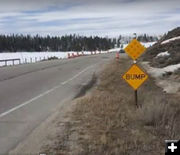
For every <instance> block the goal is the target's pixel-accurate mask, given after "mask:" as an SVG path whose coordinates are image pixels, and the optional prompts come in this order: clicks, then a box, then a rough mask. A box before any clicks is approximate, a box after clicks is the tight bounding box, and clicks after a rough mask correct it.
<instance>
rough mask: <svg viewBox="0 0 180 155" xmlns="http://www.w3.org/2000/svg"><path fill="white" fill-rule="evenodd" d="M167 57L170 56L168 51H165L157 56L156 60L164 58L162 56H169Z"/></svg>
mask: <svg viewBox="0 0 180 155" xmlns="http://www.w3.org/2000/svg"><path fill="white" fill-rule="evenodd" d="M169 55H170V54H169V52H168V51H166V52H161V53H159V54H157V56H156V58H158V57H164V56H169Z"/></svg>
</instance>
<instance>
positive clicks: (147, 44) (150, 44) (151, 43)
mask: <svg viewBox="0 0 180 155" xmlns="http://www.w3.org/2000/svg"><path fill="white" fill-rule="evenodd" d="M155 43H156V42H148V43H144V42H141V44H142V45H143V46H144V47H146V48H148V47H150V46H152V45H154V44H155ZM127 46H128V44H124V45H123V49H125V48H126V47H127ZM121 49H122V48H114V49H110V50H109V52H118V51H120V50H121Z"/></svg>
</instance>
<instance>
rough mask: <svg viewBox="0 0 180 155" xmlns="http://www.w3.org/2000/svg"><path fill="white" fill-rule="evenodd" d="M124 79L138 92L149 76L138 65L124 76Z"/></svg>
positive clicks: (134, 65)
mask: <svg viewBox="0 0 180 155" xmlns="http://www.w3.org/2000/svg"><path fill="white" fill-rule="evenodd" d="M123 79H124V80H125V81H126V82H127V83H128V84H129V85H130V86H131V87H132V88H133V89H134V90H137V89H138V88H139V87H140V86H141V85H142V84H143V83H144V82H145V81H146V80H147V79H148V75H147V74H146V73H145V72H144V71H143V70H142V69H141V68H140V67H138V66H137V65H136V64H133V65H132V66H131V68H130V69H129V70H128V71H127V72H126V73H125V74H124V75H123Z"/></svg>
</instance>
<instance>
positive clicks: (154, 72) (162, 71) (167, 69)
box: [144, 62, 180, 77]
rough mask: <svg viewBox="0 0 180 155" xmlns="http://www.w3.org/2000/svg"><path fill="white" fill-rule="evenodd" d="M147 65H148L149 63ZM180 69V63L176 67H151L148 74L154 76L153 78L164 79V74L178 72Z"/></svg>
mask: <svg viewBox="0 0 180 155" xmlns="http://www.w3.org/2000/svg"><path fill="white" fill-rule="evenodd" d="M144 63H145V62H144ZM146 63H147V64H148V62H146ZM146 63H145V64H146ZM179 68H180V63H179V64H176V65H169V66H166V67H164V68H154V67H149V69H148V72H149V73H150V74H152V76H153V77H162V76H163V74H165V73H168V72H174V71H176V70H178V69H179Z"/></svg>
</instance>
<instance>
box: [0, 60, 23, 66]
mask: <svg viewBox="0 0 180 155" xmlns="http://www.w3.org/2000/svg"><path fill="white" fill-rule="evenodd" d="M8 61H12V64H13V65H15V63H14V62H15V61H19V64H21V59H4V60H0V62H4V65H5V66H7V62H8Z"/></svg>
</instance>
